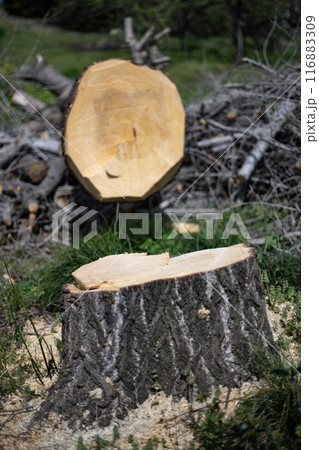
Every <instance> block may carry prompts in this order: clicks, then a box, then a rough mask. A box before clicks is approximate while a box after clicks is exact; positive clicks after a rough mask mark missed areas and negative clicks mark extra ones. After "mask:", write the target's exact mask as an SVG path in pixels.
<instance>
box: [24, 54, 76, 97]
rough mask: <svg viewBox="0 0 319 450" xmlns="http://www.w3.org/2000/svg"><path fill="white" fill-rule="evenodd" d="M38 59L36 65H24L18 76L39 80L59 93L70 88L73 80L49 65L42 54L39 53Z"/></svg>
mask: <svg viewBox="0 0 319 450" xmlns="http://www.w3.org/2000/svg"><path fill="white" fill-rule="evenodd" d="M36 59H37V61H36V64H35V65H34V66H27V65H25V66H22V67H21V69H20V72H19V74H18V76H19V77H20V78H23V79H24V80H32V81H37V82H38V83H40V84H41V85H42V86H44V87H46V88H47V89H50V90H51V91H53V92H55V93H56V94H58V95H61V94H63V93H64V92H65V91H66V90H70V89H71V88H72V86H73V81H72V80H70V78H67V77H66V76H64V75H62V74H61V73H59V72H58V71H56V70H55V69H53V68H52V67H50V66H48V65H47V63H46V61H45V59H44V58H43V57H42V56H41V55H37V58H36Z"/></svg>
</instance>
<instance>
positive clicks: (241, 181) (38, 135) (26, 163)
mask: <svg viewBox="0 0 319 450" xmlns="http://www.w3.org/2000/svg"><path fill="white" fill-rule="evenodd" d="M245 63H249V64H251V65H253V66H257V67H256V70H257V71H259V72H258V73H259V74H260V75H259V80H258V81H254V82H250V83H241V82H240V83H233V82H232V83H229V82H228V83H227V82H223V81H222V79H221V77H219V78H216V77H212V78H211V86H212V90H211V94H210V95H209V97H208V98H207V99H205V100H203V101H200V102H197V103H194V104H191V105H189V106H187V108H186V135H185V159H184V162H183V164H182V167H181V169H180V171H179V172H178V174H177V175H176V177H175V178H174V180H173V181H172V182H170V183H169V184H168V185H167V186H165V187H164V188H163V189H162V190H161V191H160V195H158V194H156V195H155V196H153V197H152V206H155V207H159V208H160V209H164V210H165V209H167V208H172V207H173V208H177V209H178V208H181V207H196V208H197V209H198V208H215V209H221V208H225V207H227V206H229V205H234V204H237V203H238V202H239V203H240V202H260V203H263V202H264V203H278V202H279V203H283V204H286V205H287V204H289V205H293V207H294V208H296V211H299V209H298V208H299V206H298V205H299V202H300V75H299V71H298V68H295V67H291V66H289V67H285V68H284V69H282V70H281V71H278V72H275V71H274V70H272V69H270V68H269V67H268V66H263V65H262V64H260V63H257V62H255V61H251V60H247V59H246V60H245ZM261 74H262V75H261ZM2 78H3V77H2ZM255 78H258V77H257V76H256V77H255ZM21 80H28V81H32V82H34V83H37V84H38V85H40V86H42V87H45V88H47V89H50V90H51V91H52V92H54V93H55V94H56V95H57V96H58V102H57V103H56V104H53V105H47V104H45V103H44V102H42V101H40V100H38V99H36V98H34V97H32V96H31V95H30V94H27V93H26V92H24V91H23V90H22V89H21V88H20V85H19V83H20V82H21ZM1 83H2V85H4V87H5V90H4V92H5V93H7V94H8V96H6V95H4V94H3V95H2V97H1V99H0V101H1V107H2V109H3V111H4V114H2V115H1V124H0V125H1V128H2V131H1V133H0V191H1V195H0V205H1V210H2V214H1V218H0V231H1V233H2V234H3V235H4V236H6V237H9V238H11V239H13V240H14V242H19V243H20V244H21V245H23V244H26V243H27V242H28V243H30V242H40V243H41V242H44V240H45V239H47V240H48V239H49V237H50V233H51V231H52V230H51V226H52V225H51V224H52V214H53V213H54V212H56V211H57V210H59V209H60V208H63V207H64V206H66V205H68V204H70V203H71V202H75V203H78V204H81V205H85V206H89V207H90V208H94V209H96V210H98V211H100V212H101V213H102V214H103V215H106V216H109V217H114V214H115V210H116V205H114V204H106V205H105V204H99V203H98V202H97V201H93V199H92V198H91V197H90V195H89V194H87V193H86V192H85V191H84V189H83V188H82V187H81V186H79V184H78V182H77V181H76V180H75V178H74V177H73V176H72V174H71V173H70V171H69V170H68V168H67V167H66V166H65V164H64V159H63V156H62V154H61V151H60V143H61V137H62V128H63V117H64V114H65V111H66V109H67V107H68V105H69V103H70V101H71V100H70V99H71V98H72V88H73V86H74V82H73V81H72V80H70V79H68V78H67V77H65V76H63V75H61V74H60V73H58V72H57V71H55V70H54V69H53V68H51V67H50V66H48V65H47V64H46V62H45V61H44V60H43V58H42V57H40V56H38V57H37V62H36V64H35V65H32V66H23V67H22V68H21V70H20V72H19V74H17V76H16V78H15V79H12V82H10V84H8V82H7V81H5V80H4V79H3V80H1ZM9 94H10V95H11V97H12V98H11V102H10V103H9V101H8V98H9V96H10V95H9ZM6 117H10V120H9V121H8V120H6ZM137 206H138V205H137ZM143 207H144V208H145V203H144V205H143ZM295 227H296V223H294V227H293V228H292V229H293V230H295Z"/></svg>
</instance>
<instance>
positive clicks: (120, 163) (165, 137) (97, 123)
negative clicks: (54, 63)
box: [64, 59, 185, 202]
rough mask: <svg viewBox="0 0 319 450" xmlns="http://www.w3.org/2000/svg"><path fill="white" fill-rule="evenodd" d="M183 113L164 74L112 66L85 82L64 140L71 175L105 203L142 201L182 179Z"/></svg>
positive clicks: (101, 66)
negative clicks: (179, 174)
mask: <svg viewBox="0 0 319 450" xmlns="http://www.w3.org/2000/svg"><path fill="white" fill-rule="evenodd" d="M184 120H185V114H184V109H183V105H182V102H181V99H180V96H179V93H178V91H177V89H176V86H175V85H174V84H173V83H172V82H171V81H170V80H169V79H168V78H167V77H166V76H165V75H164V74H163V73H161V72H160V71H157V70H153V69H150V68H148V67H145V66H143V67H141V66H136V65H134V64H132V63H130V62H128V61H124V60H116V59H111V60H107V61H102V62H99V63H96V64H94V65H92V66H90V67H89V68H87V69H86V70H85V71H84V73H83V74H82V76H81V78H80V80H79V82H78V84H77V88H76V91H75V97H74V100H73V103H72V105H71V108H70V111H69V114H68V117H67V120H66V126H65V132H64V138H65V139H64V153H65V156H66V159H67V162H68V165H69V167H70V169H71V170H72V171H73V172H74V174H75V176H76V177H77V178H78V180H79V181H80V182H81V183H82V184H83V186H84V187H85V188H86V189H87V190H88V191H89V192H90V193H91V194H92V195H93V196H94V197H95V198H97V199H98V200H100V201H104V202H105V201H115V200H116V201H121V200H124V199H126V200H141V199H144V198H146V197H147V196H149V195H150V194H152V193H154V192H156V191H157V190H159V189H160V188H161V187H162V186H163V185H164V184H166V183H167V182H168V181H169V180H170V179H171V178H172V177H173V176H174V175H175V173H176V171H177V170H178V168H179V165H180V163H181V160H182V157H183V150H184Z"/></svg>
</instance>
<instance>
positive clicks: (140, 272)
mask: <svg viewBox="0 0 319 450" xmlns="http://www.w3.org/2000/svg"><path fill="white" fill-rule="evenodd" d="M251 257H255V251H254V249H252V248H251V247H248V246H247V245H246V244H237V245H233V246H230V247H222V248H215V249H207V250H201V251H198V252H193V253H186V254H184V255H180V256H176V257H173V258H170V257H169V254H168V253H162V254H160V255H147V254H146V253H131V254H128V253H124V254H120V255H110V256H106V257H104V258H100V259H99V260H97V261H94V262H92V263H89V264H86V265H84V266H82V267H80V268H79V269H77V270H76V271H75V272H73V273H72V275H73V277H74V278H75V280H76V282H77V285H78V287H79V289H80V290H82V291H81V292H83V290H90V291H97V290H98V291H118V290H120V289H121V288H123V287H128V286H134V285H140V284H143V283H147V282H152V281H156V280H165V279H174V278H181V277H184V276H187V275H193V274H196V273H205V272H212V271H214V270H217V269H222V268H224V267H227V266H230V265H232V264H236V263H239V262H241V261H244V260H246V259H248V258H251ZM68 288H70V285H68ZM76 289H78V288H76ZM72 291H73V292H74V288H72ZM69 292H71V289H70V290H69Z"/></svg>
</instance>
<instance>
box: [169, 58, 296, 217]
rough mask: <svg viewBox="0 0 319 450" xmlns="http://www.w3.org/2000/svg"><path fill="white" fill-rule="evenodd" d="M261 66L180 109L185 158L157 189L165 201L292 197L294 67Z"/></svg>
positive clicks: (287, 199)
mask: <svg viewBox="0 0 319 450" xmlns="http://www.w3.org/2000/svg"><path fill="white" fill-rule="evenodd" d="M246 61H247V62H250V63H253V64H254V65H258V66H259V67H260V66H261V68H262V69H264V71H265V72H266V76H262V77H261V79H260V81H258V82H252V83H225V84H223V83H220V81H219V80H218V79H212V83H213V84H214V86H213V94H212V95H211V97H210V98H209V99H207V100H204V101H202V102H199V103H196V104H192V105H189V106H188V107H187V109H186V111H187V115H186V116H187V119H186V139H185V161H184V164H183V167H182V168H181V170H180V172H179V173H178V175H177V177H176V178H175V180H174V181H173V182H172V183H170V184H169V185H168V186H166V187H165V188H164V189H163V190H162V196H163V197H164V198H167V199H168V201H169V204H171V205H173V204H175V205H178V204H181V203H186V204H190V203H193V204H194V205H197V207H209V206H211V205H212V204H213V205H214V206H215V207H217V208H221V207H223V206H224V205H225V202H226V203H234V202H238V201H262V202H278V201H279V202H289V203H290V204H299V201H300V150H301V149H300V73H299V71H298V69H296V68H289V69H288V70H285V71H282V72H278V73H277V72H275V71H273V70H271V69H269V68H268V67H266V66H263V65H261V64H259V63H256V62H255V61H251V60H247V59H246Z"/></svg>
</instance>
